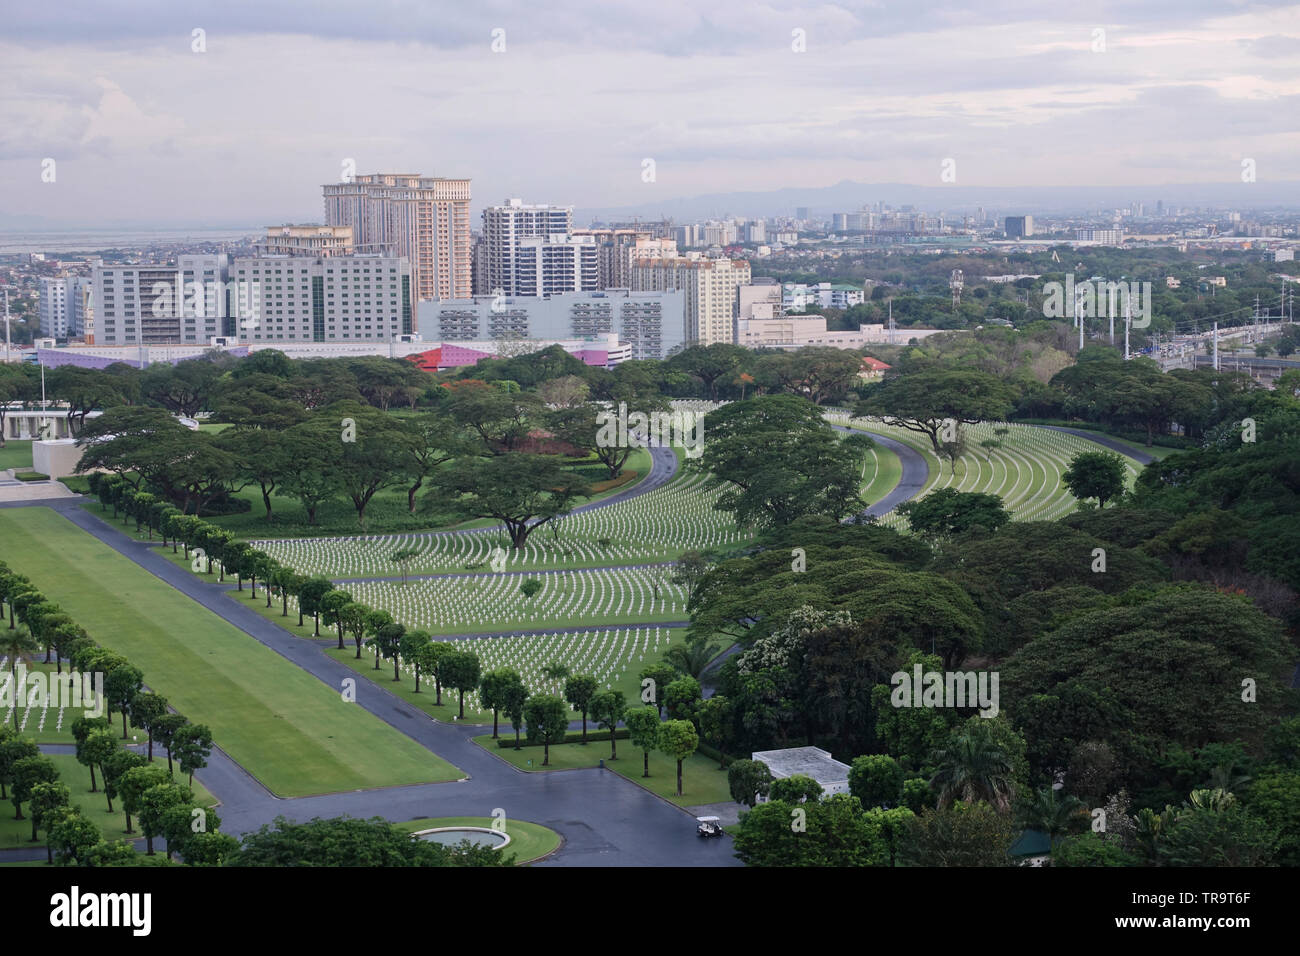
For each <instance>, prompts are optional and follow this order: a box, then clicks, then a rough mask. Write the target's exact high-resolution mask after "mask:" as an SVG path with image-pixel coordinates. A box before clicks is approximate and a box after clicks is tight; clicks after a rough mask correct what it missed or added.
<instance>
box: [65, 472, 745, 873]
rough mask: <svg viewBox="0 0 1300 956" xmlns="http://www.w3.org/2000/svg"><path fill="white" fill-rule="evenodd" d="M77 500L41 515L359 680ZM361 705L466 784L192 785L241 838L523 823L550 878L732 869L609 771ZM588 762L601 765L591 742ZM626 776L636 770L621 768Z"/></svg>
mask: <svg viewBox="0 0 1300 956" xmlns="http://www.w3.org/2000/svg"><path fill="white" fill-rule="evenodd" d="M81 500H82V499H80V498H73V499H66V500H58V501H47V502H45V504H46V505H47V506H49V507H51V508H53V509H54V510H55V511H57V512H58V513H59V514H61V515H62V516H63V517H65V518H66V519H67V520H69V521H71V522H72V523H73V524H75V525H76V526H77V527H79V528H81V529H82V530H83V531H85V532H87V533H88V534H90V535H92V536H93V537H95V538H96V539H97V540H99V541H101V542H103V543H104V544H106V545H108V546H109V547H111V548H113V549H114V550H115V551H117V552H118V553H119V554H121V555H123V556H124V557H126V558H128V559H130V560H131V561H132V562H134V563H135V564H137V565H139V566H140V567H142V568H144V569H145V570H147V571H149V572H150V573H151V574H153V575H154V576H155V577H158V578H159V579H160V580H162V581H164V582H166V583H167V584H169V585H171V586H172V587H173V588H175V589H176V590H178V591H180V592H181V593H183V594H185V595H187V596H188V597H190V598H191V599H193V600H194V601H195V602H196V603H198V604H200V605H202V606H203V607H205V608H207V609H208V610H209V611H212V612H213V613H214V614H216V615H218V616H219V617H221V618H222V619H223V620H225V621H227V622H229V623H230V624H233V625H234V626H236V627H238V628H239V629H240V630H242V631H244V632H245V633H246V634H248V635H249V636H250V637H252V638H253V639H255V640H257V641H259V642H260V643H262V644H264V645H266V646H267V647H269V648H271V649H272V650H274V651H275V652H276V653H278V654H280V655H281V656H282V657H284V658H286V659H287V660H289V661H292V662H293V663H294V664H296V665H298V666H299V667H300V668H302V669H303V670H305V671H307V672H308V673H310V674H311V675H313V676H314V677H316V678H318V679H319V680H320V681H321V682H322V683H324V684H326V685H327V686H329V687H330V688H331V689H334V688H338V687H339V686H341V682H342V681H343V680H344V678H355V677H356V672H355V671H353V670H352V669H351V668H350V667H348V666H347V665H346V664H343V663H341V662H339V661H337V660H335V659H334V658H332V657H330V656H329V655H327V654H326V653H325V652H324V651H323V650H322V649H321V648H320V647H319V646H317V645H316V643H315V642H314V641H312V640H304V639H303V638H300V637H297V636H295V635H293V634H291V633H289V632H288V631H285V630H283V629H282V628H280V627H279V626H278V625H276V624H274V623H273V622H271V621H269V620H267V619H266V618H263V617H262V616H261V615H259V614H258V613H257V612H256V611H254V610H252V609H251V608H249V607H246V606H245V605H243V604H239V603H236V602H234V601H230V600H228V599H227V598H226V596H225V590H226V589H225V588H224V587H222V586H219V585H215V584H209V583H207V582H204V581H201V580H199V579H197V578H195V577H194V576H193V575H192V574H190V573H189V572H188V570H186V569H184V568H182V567H180V566H179V565H176V564H173V563H172V562H171V561H168V560H167V559H166V558H165V557H163V556H162V555H160V554H158V553H157V551H156V549H154V548H151V547H150V546H149V544H148V543H147V542H138V541H135V540H134V539H132V538H130V537H128V536H127V535H125V534H123V533H122V532H120V531H118V530H117V529H116V528H113V527H112V526H111V525H108V524H106V523H105V522H103V521H101V520H100V519H99V518H98V517H96V516H95V515H94V514H92V513H90V512H89V511H86V510H85V509H83V508H81V507H80V506H79V502H80V501H81ZM357 691H358V693H357V703H358V704H359V705H360V706H362V707H364V708H365V709H366V710H368V711H370V712H371V713H372V714H374V715H375V716H377V717H379V718H380V719H381V720H383V721H384V722H385V723H387V724H389V725H390V726H392V727H394V728H395V729H396V730H398V731H399V732H401V733H403V734H406V736H408V737H410V738H411V739H412V740H414V741H416V742H417V743H419V744H421V745H422V746H424V747H425V748H427V749H428V750H430V751H432V752H434V753H436V754H438V755H439V756H440V757H442V758H444V759H445V760H448V761H450V762H451V763H452V764H454V765H455V766H456V767H458V768H459V769H461V770H462V771H464V772H465V773H466V778H465V779H464V780H461V781H458V782H455V783H441V784H419V785H414V786H407V787H390V788H384V789H377V790H359V791H352V792H348V793H334V794H322V795H319V796H312V797H298V798H293V799H282V798H279V797H276V796H275V795H274V794H272V793H270V792H269V791H268V790H267V789H266V788H265V787H263V786H262V785H261V784H260V783H258V782H257V781H256V780H255V779H253V777H252V776H251V775H249V774H248V773H247V772H246V771H245V770H244V769H243V768H242V767H240V766H239V765H238V764H237V763H235V762H234V761H233V760H231V759H230V757H229V756H228V755H227V754H225V753H224V752H222V751H220V750H219V749H215V748H214V750H213V752H212V756H211V757H210V758H209V761H208V767H207V768H205V769H204V770H202V771H200V772H199V774H198V775H197V776H198V777H199V779H200V780H201V781H202V782H203V785H204V786H205V787H207V788H208V790H209V791H210V792H211V793H212V794H213V795H214V796H216V797H217V798H218V799H219V800H220V801H221V816H222V829H223V830H224V831H225V832H227V833H231V834H236V835H238V834H241V833H246V832H248V831H250V830H255V829H257V828H258V827H260V826H261V825H263V824H265V823H270V822H272V821H273V820H274V819H275V818H276V817H277V816H284V817H286V818H288V819H290V820H298V821H304V820H310V819H311V818H313V817H331V816H341V815H343V814H350V815H352V816H359V817H368V816H374V815H379V816H383V817H386V818H388V819H390V820H394V821H402V820H411V819H415V818H419V817H447V816H491V815H492V813H493V811H494V810H495V809H497V808H501V809H503V810H504V811H505V812H506V815H507V817H515V818H517V819H521V820H531V821H533V822H536V823H540V824H542V825H543V826H548V827H550V828H551V829H553V830H556V831H557V832H559V833H560V835H561V836H562V837H563V838H564V841H565V842H564V845H563V847H562V848H561V850H560V851H559V852H558V853H556V854H554V855H553V856H551V857H549V858H548V859H547V860H545V861H543V863H542V864H540V865H546V866H565V865H569V866H575V865H576V866H602V865H622V866H734V865H739V863H738V861H737V860H736V859H735V858H734V856H733V855H732V852H731V839H730V837H724V838H723V839H721V840H701V839H699V838H698V837H697V836H696V834H695V826H694V818H693V817H692V816H691V814H690V813H689V812H687V811H685V810H683V809H681V808H679V807H677V806H675V805H673V804H671V803H669V802H668V801H666V800H663V799H661V798H660V797H658V796H655V795H654V794H652V793H650V792H649V791H647V790H644V789H642V788H641V787H639V786H637V785H635V784H633V783H631V782H630V781H627V780H624V779H622V778H620V777H619V776H618V775H617V774H615V773H613V772H611V771H605V770H600V769H597V768H595V767H594V766H593V767H592V769H588V770H565V771H553V772H549V773H537V772H533V773H528V772H524V771H519V770H516V769H514V768H513V767H512V766H510V765H509V764H508V763H506V762H505V761H504V760H501V759H499V758H498V757H495V756H493V755H492V754H490V753H489V752H487V751H486V750H484V749H483V748H482V747H479V746H478V745H477V744H475V743H474V742H473V741H471V740H470V738H471V737H472V736H476V735H479V734H482V733H484V729H483V727H481V726H477V725H474V726H469V725H456V724H442V723H438V722H437V721H435V720H433V718H431V717H429V716H427V715H426V714H424V713H423V712H421V711H417V710H415V709H413V708H411V707H410V706H409V705H408V704H407V703H406V702H404V701H403V700H401V699H400V698H398V697H396V696H395V695H393V694H391V693H389V692H388V691H387V690H386V689H384V688H383V687H381V686H379V685H378V684H374V683H372V682H369V681H362V682H358V684H357ZM590 746H591V747H592V751H591V762H592V764H593V765H594V764H596V762H597V761H598V760H600V759H601V758H602V757H604V756H605V751H604V749H603V748H602V747H601V746H600V744H599V743H598V742H593V744H592V745H590ZM625 759H627V760H628V762H629V764H631V763H633V762H634V758H631V757H628V758H625Z"/></svg>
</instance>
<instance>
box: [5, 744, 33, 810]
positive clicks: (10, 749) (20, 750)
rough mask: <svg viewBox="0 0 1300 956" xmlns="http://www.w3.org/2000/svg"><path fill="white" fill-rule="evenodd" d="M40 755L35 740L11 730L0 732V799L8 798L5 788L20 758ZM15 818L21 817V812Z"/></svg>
mask: <svg viewBox="0 0 1300 956" xmlns="http://www.w3.org/2000/svg"><path fill="white" fill-rule="evenodd" d="M40 755H41V749H40V748H39V747H37V746H36V743H35V741H32V740H28V739H27V738H26V737H19V736H18V735H17V734H15V733H14V732H13V731H8V730H7V731H6V732H5V733H0V799H4V800H7V799H9V794H8V792H7V789H6V788H7V787H9V786H10V785H11V784H12V783H13V781H14V767H15V765H17V763H18V762H19V761H20V760H26V759H27V758H29V757H39V756H40ZM15 819H18V820H21V819H22V814H21V812H20V813H19V815H18V816H17V817H16V818H15Z"/></svg>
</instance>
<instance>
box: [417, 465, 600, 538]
mask: <svg viewBox="0 0 1300 956" xmlns="http://www.w3.org/2000/svg"><path fill="white" fill-rule="evenodd" d="M431 486H432V492H431V495H432V497H433V500H435V501H436V502H437V503H439V504H444V503H445V501H446V499H447V498H450V499H451V501H452V503H453V507H454V508H455V510H456V511H457V512H458V513H459V514H461V515H463V516H464V517H466V518H495V519H496V520H498V521H500V522H501V523H502V524H504V525H505V528H506V532H507V534H509V535H510V543H511V546H512V547H514V548H515V549H519V548H522V547H523V546H524V542H525V541H527V540H528V536H529V535H530V534H531V533H532V532H534V531H536V530H537V529H538V528H540V527H542V526H543V525H546V524H549V523H550V522H552V521H554V520H555V519H557V518H559V517H562V516H563V515H566V514H568V513H569V510H570V508H571V507H572V505H573V502H574V501H575V500H576V499H578V498H580V497H583V496H586V495H588V494H590V488H589V486H588V485H587V483H586V482H585V481H584V480H583V479H582V478H581V476H579V475H577V474H575V473H574V472H571V471H568V470H567V469H565V468H563V467H562V466H561V465H560V464H559V463H558V462H557V461H556V460H555V459H554V458H552V457H548V456H546V455H529V454H523V453H519V454H510V455H500V456H497V457H493V458H473V459H466V460H458V461H456V462H454V463H453V464H451V465H450V466H448V467H447V468H446V469H444V470H443V471H441V472H439V473H438V474H437V475H436V476H434V479H433V481H432V482H431Z"/></svg>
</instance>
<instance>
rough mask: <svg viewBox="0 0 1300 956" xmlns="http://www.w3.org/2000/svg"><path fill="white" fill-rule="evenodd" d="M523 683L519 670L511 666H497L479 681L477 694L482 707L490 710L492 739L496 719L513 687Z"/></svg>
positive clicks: (507, 700)
mask: <svg viewBox="0 0 1300 956" xmlns="http://www.w3.org/2000/svg"><path fill="white" fill-rule="evenodd" d="M521 683H523V681H522V679H521V678H520V677H519V672H518V671H517V670H515V669H514V668H513V667H498V668H496V669H495V670H490V671H488V672H487V673H486V674H484V675H483V677H482V678H481V679H480V681H479V688H478V696H479V701H480V703H482V705H483V706H484V707H486V708H487V709H488V710H490V711H492V739H493V740H495V739H496V738H497V737H498V736H499V734H498V733H497V719H498V717H499V716H500V713H501V711H502V709H503V708H504V707H505V706H506V704H507V703H509V700H510V694H511V692H512V691H513V689H514V688H515V687H516V686H518V685H519V684H521Z"/></svg>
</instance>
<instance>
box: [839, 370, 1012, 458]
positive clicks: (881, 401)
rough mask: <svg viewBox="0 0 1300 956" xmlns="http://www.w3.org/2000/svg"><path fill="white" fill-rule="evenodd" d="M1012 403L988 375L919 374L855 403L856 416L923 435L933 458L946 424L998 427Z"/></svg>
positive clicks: (897, 378)
mask: <svg viewBox="0 0 1300 956" xmlns="http://www.w3.org/2000/svg"><path fill="white" fill-rule="evenodd" d="M1014 397H1015V393H1014V392H1013V390H1012V389H1011V387H1010V386H1008V385H1006V384H1004V383H1003V382H1002V381H1001V380H999V379H998V378H997V377H995V376H993V375H990V374H988V373H987V372H977V371H973V370H969V369H919V370H916V371H910V372H908V373H907V374H899V375H894V376H892V377H888V378H886V379H885V380H884V381H883V382H881V383H880V385H879V386H877V387H876V388H875V390H874V391H872V392H871V394H870V395H869V396H867V398H865V399H863V400H862V401H861V402H859V403H858V407H857V409H856V412H855V414H857V415H859V416H864V417H865V416H875V417H878V418H880V419H881V420H883V421H884V422H885V424H887V425H895V426H897V427H899V428H906V429H907V430H908V431H913V432H918V433H919V434H922V435H925V436H926V437H927V438H929V439H930V445H931V447H932V448H933V449H934V453H935V455H936V456H937V455H939V454H940V452H941V449H940V441H939V433H940V432H941V431H943V430H944V428H945V427H947V425H948V423H950V422H951V423H953V424H954V425H956V424H961V423H965V424H968V425H973V424H975V423H976V422H979V421H1002V420H1003V419H1005V418H1006V417H1007V414H1008V413H1009V412H1010V411H1011V402H1012V400H1013V399H1014Z"/></svg>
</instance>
